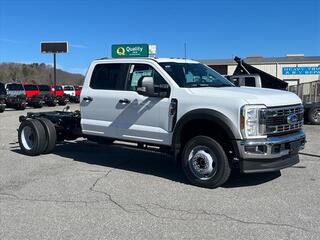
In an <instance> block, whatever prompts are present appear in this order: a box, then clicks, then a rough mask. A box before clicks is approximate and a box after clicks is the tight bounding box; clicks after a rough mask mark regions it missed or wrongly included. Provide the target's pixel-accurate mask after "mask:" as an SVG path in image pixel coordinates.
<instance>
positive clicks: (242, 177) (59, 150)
mask: <svg viewBox="0 0 320 240" xmlns="http://www.w3.org/2000/svg"><path fill="white" fill-rule="evenodd" d="M11 151H13V152H16V153H20V154H22V153H21V151H20V149H12V150H11ZM53 154H55V155H59V156H61V157H64V158H69V159H72V160H74V161H79V162H84V163H88V164H94V165H99V166H105V167H110V168H116V169H121V170H125V171H132V172H137V173H141V174H148V175H154V176H157V177H161V178H165V179H169V180H172V181H175V182H180V183H184V184H189V183H188V181H187V180H186V179H185V177H184V175H183V172H182V170H181V169H180V168H179V167H178V166H177V165H176V164H175V163H174V161H173V160H172V158H171V157H170V156H168V155H166V154H163V153H158V152H151V151H147V150H141V149H133V148H131V147H128V146H125V145H120V144H116V145H109V146H108V145H102V144H96V143H92V142H90V141H86V140H79V141H76V142H64V143H62V144H58V145H57V147H56V149H55V151H54V153H53ZM280 176H281V173H280V171H279V172H274V173H259V174H240V173H239V171H234V172H232V174H231V176H230V178H229V180H228V181H227V182H226V183H225V184H224V185H223V186H222V187H223V188H235V187H246V186H255V185H259V184H263V183H265V182H269V181H272V180H274V179H276V178H278V177H280Z"/></svg>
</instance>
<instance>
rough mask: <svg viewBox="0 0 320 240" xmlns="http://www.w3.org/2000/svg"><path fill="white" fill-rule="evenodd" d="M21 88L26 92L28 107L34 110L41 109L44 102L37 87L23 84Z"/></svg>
mask: <svg viewBox="0 0 320 240" xmlns="http://www.w3.org/2000/svg"><path fill="white" fill-rule="evenodd" d="M23 87H24V89H25V91H26V96H27V103H28V106H30V107H34V108H42V106H43V104H44V101H43V100H42V97H41V96H40V90H39V88H38V86H37V85H35V84H25V85H23Z"/></svg>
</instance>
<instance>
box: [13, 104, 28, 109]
mask: <svg viewBox="0 0 320 240" xmlns="http://www.w3.org/2000/svg"><path fill="white" fill-rule="evenodd" d="M15 109H16V110H25V109H26V105H24V104H20V105H17V106H15Z"/></svg>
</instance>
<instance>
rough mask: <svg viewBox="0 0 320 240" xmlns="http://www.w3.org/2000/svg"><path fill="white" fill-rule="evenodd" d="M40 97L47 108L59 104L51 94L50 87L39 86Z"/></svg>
mask: <svg viewBox="0 0 320 240" xmlns="http://www.w3.org/2000/svg"><path fill="white" fill-rule="evenodd" d="M38 88H39V91H40V97H42V100H43V101H44V103H45V104H46V105H47V106H50V107H54V106H56V105H57V104H58V99H57V98H56V96H55V95H54V94H51V89H50V86H49V85H38Z"/></svg>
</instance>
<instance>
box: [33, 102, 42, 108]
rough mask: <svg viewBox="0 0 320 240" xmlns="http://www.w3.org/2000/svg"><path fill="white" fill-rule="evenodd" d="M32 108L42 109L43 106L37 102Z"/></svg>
mask: <svg viewBox="0 0 320 240" xmlns="http://www.w3.org/2000/svg"><path fill="white" fill-rule="evenodd" d="M33 107H34V108H42V107H43V104H42V103H40V102H37V103H34V104H33Z"/></svg>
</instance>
